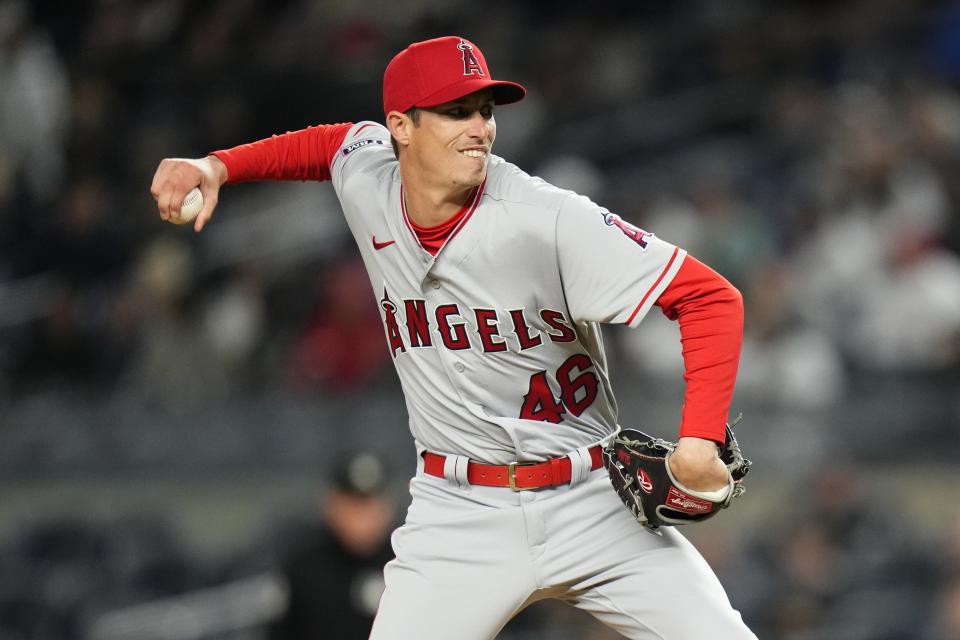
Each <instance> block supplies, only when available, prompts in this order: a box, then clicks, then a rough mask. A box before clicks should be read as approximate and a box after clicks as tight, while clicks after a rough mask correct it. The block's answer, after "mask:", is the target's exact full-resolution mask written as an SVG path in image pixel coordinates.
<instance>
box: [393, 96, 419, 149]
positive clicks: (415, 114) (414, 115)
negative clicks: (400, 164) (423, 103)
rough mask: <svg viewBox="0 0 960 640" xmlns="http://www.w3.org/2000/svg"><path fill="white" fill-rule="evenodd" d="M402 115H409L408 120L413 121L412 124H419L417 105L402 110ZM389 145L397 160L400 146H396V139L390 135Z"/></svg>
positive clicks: (416, 125)
mask: <svg viewBox="0 0 960 640" xmlns="http://www.w3.org/2000/svg"><path fill="white" fill-rule="evenodd" d="M403 115H405V116H409V117H410V120H411V121H413V126H415V127H418V126H420V109H418V108H417V107H410V108H409V109H407V110H406V111H404V112H403ZM390 146H392V147H393V155H394V156H395V157H396V158H397V160H399V159H400V147H398V146H397V141H396V139H395V138H394V137H393V136H392V135H391V136H390Z"/></svg>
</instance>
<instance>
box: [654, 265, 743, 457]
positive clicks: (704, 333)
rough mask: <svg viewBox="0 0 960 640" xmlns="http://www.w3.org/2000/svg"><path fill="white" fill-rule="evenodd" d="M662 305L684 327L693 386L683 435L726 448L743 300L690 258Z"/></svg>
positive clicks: (685, 360) (687, 366)
mask: <svg viewBox="0 0 960 640" xmlns="http://www.w3.org/2000/svg"><path fill="white" fill-rule="evenodd" d="M656 305H657V306H658V307H660V308H661V309H662V310H663V314H664V315H665V316H667V317H668V318H670V319H671V320H678V321H679V323H680V341H681V343H682V345H683V364H684V374H683V378H684V380H686V383H687V385H686V391H685V394H684V403H683V417H682V419H681V422H680V435H681V436H695V437H698V438H706V439H709V440H715V441H716V442H721V443H722V442H723V441H724V426H725V425H726V422H727V412H728V411H729V409H730V401H731V399H732V398H733V387H734V383H735V382H736V378H737V366H738V364H739V362H740V346H741V342H742V339H743V297H742V296H741V295H740V292H739V291H738V290H737V289H736V287H734V286H733V285H732V284H730V283H729V282H728V281H727V280H726V279H725V278H724V277H723V276H721V275H720V274H718V273H717V272H716V271H714V270H713V269H711V268H710V267H708V266H707V265H705V264H703V263H702V262H700V261H699V260H697V259H696V258H694V257H692V256H689V255H688V256H687V257H686V259H685V260H684V261H683V264H682V265H681V267H680V270H679V271H678V272H677V275H676V276H675V277H674V279H673V281H671V283H670V285H669V286H668V287H667V288H666V289H665V290H664V292H663V293H662V294H661V295H660V297H659V298H658V299H657V302H656Z"/></svg>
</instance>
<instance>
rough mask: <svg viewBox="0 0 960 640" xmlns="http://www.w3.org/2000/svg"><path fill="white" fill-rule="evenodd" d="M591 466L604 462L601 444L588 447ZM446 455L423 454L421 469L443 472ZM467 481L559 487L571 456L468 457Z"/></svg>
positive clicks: (565, 479) (516, 486)
mask: <svg viewBox="0 0 960 640" xmlns="http://www.w3.org/2000/svg"><path fill="white" fill-rule="evenodd" d="M589 451H590V461H591V463H592V464H591V465H590V470H591V471H593V470H594V469H599V468H600V467H601V466H603V456H602V455H601V454H600V445H594V446H592V447H590V449H589ZM446 459H447V457H446V456H444V455H441V454H439V453H430V452H429V451H426V452H424V454H423V471H424V473H427V474H429V475H431V476H436V477H437V478H443V477H445V476H444V475H443V464H444V461H446ZM467 482H469V483H470V484H476V485H481V486H484V487H510V488H511V489H513V490H514V491H523V490H526V489H542V488H544V487H558V486H560V485H562V484H568V483H569V482H570V458H568V457H566V456H563V457H562V458H551V459H550V460H545V461H543V462H511V463H510V464H482V463H480V462H474V461H473V460H471V461H470V462H469V463H468V464H467Z"/></svg>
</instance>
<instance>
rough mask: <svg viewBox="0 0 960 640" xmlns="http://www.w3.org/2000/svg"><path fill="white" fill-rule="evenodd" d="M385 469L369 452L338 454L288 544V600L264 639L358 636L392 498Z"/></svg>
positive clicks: (373, 603) (364, 625)
mask: <svg viewBox="0 0 960 640" xmlns="http://www.w3.org/2000/svg"><path fill="white" fill-rule="evenodd" d="M387 479H388V478H387V470H386V467H385V466H384V463H383V461H382V460H381V459H380V458H379V457H377V456H375V455H374V454H372V453H370V452H361V453H355V454H352V455H347V456H343V457H342V458H341V460H340V461H339V462H338V463H337V468H336V470H335V472H334V475H333V484H332V486H331V487H330V489H329V490H328V491H327V492H326V494H325V495H324V496H323V497H322V499H321V504H319V505H318V508H319V514H318V515H320V518H319V519H316V520H314V521H312V522H309V523H307V526H306V527H305V528H304V529H303V530H302V531H299V532H298V533H297V539H296V541H295V542H294V543H293V546H292V547H291V548H290V549H288V551H287V553H286V555H285V558H284V560H283V563H282V571H283V574H284V576H285V579H286V582H287V585H288V587H289V605H288V607H287V610H286V612H285V613H284V614H283V616H282V617H281V619H279V620H278V621H277V622H276V623H275V624H274V625H273V626H272V627H271V629H270V632H269V637H270V638H271V640H301V639H304V638H342V639H343V640H350V639H351V638H357V639H358V640H359V639H361V638H366V637H368V636H369V635H370V627H371V626H372V624H373V618H374V615H375V614H376V611H377V605H378V604H379V603H380V595H381V594H382V593H383V587H384V584H383V567H384V565H385V564H386V563H387V561H388V560H390V558H392V557H393V552H392V550H391V548H390V543H389V537H390V532H391V531H392V530H393V527H394V525H395V524H396V523H395V521H394V517H395V513H394V511H395V505H394V504H393V502H392V501H391V499H390V498H389V496H388V494H387V493H386V482H387Z"/></svg>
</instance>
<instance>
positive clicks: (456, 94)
mask: <svg viewBox="0 0 960 640" xmlns="http://www.w3.org/2000/svg"><path fill="white" fill-rule="evenodd" d="M483 89H492V90H493V101H494V103H496V104H510V103H512V102H520V101H521V100H523V97H524V96H526V95H527V90H526V89H524V88H523V86H521V85H519V84H517V83H516V82H509V81H507V80H488V79H486V78H467V79H465V80H464V81H463V82H458V83H457V84H452V85H449V86H446V87H444V88H443V89H441V90H440V91H438V92H436V93H434V94H433V95H430V96H427V97H426V98H423V99H422V100H418V101H417V104H416V105H414V106H417V107H435V106H437V105H439V104H444V103H445V102H452V101H453V100H456V99H457V98H462V97H463V96H466V95H469V94H471V93H475V92H477V91H481V90H483Z"/></svg>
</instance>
